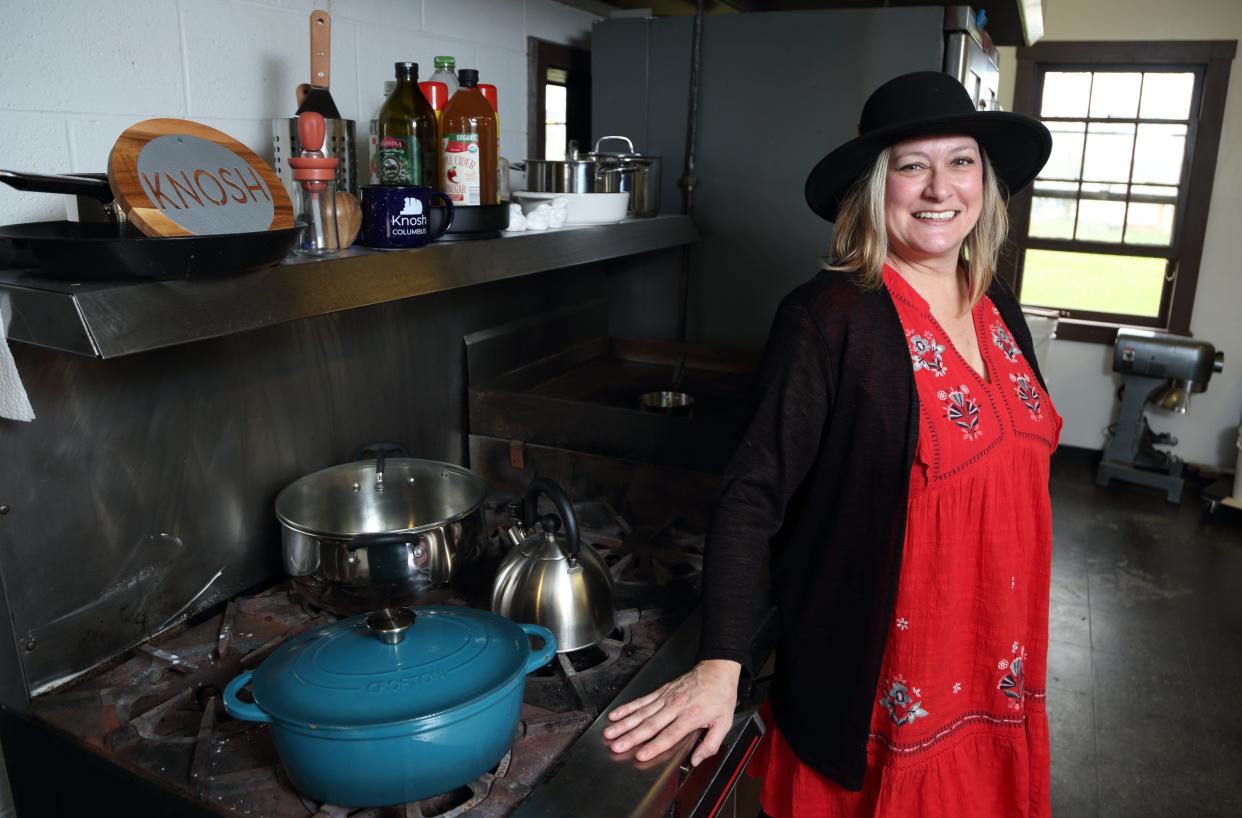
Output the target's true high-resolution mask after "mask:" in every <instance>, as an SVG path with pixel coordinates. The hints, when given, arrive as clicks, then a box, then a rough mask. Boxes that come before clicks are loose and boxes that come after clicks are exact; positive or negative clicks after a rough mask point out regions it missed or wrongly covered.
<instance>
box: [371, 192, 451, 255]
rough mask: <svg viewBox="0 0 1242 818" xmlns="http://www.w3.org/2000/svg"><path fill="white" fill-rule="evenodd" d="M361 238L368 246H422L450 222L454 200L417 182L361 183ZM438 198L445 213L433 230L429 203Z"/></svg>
mask: <svg viewBox="0 0 1242 818" xmlns="http://www.w3.org/2000/svg"><path fill="white" fill-rule="evenodd" d="M359 192H360V193H361V194H362V240H363V243H365V244H366V245H367V246H368V247H384V248H390V249H396V248H401V249H407V248H410V247H422V246H424V245H426V244H428V243H429V242H432V241H435V240H436V239H438V238H440V236H442V235H444V233H445V231H447V230H448V229H449V228H450V227H451V226H452V225H453V203H452V202H451V201H450V200H449V197H448V196H445V195H444V194H443V193H441V192H440V191H438V190H435V189H434V188H429V187H419V186H416V185H396V186H392V187H389V186H385V185H363V186H362V187H361V188H359ZM437 198H438V199H440V201H442V202H444V206H445V207H446V208H448V214H447V216H446V217H445V219H444V223H443V224H441V225H439V229H438V230H435V231H434V232H433V230H432V219H431V203H432V200H434V199H437Z"/></svg>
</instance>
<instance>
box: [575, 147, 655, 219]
mask: <svg viewBox="0 0 1242 818" xmlns="http://www.w3.org/2000/svg"><path fill="white" fill-rule="evenodd" d="M610 139H612V140H620V141H622V142H624V143H625V144H626V146H627V147H629V151H627V152H625V153H604V152H602V151H600V149H599V146H600V145H602V144H603V143H604V142H607V141H608V140H610ZM584 158H586V159H590V160H594V161H595V162H596V163H597V165H598V167H599V171H598V174H599V178H600V180H601V181H602V186H601V187H600V189H599V190H598V191H597V192H599V193H620V192H622V191H624V192H626V193H629V194H630V209H629V211H628V212H629V214H630V215H631V216H639V217H643V218H645V217H647V216H654V215H656V214H657V213H659V212H660V157H658V156H644V155H642V154H640V153H638V152H636V151H635V150H634V143H633V142H631V141H630V140H629V138H628V137H625V136H601V137H600V138H599V139H597V140H595V150H593V151H591V152H590V153H588V154H586V156H585V157H584Z"/></svg>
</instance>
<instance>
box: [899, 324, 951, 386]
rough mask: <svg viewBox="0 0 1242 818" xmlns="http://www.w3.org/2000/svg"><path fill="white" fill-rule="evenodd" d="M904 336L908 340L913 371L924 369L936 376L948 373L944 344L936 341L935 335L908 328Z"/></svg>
mask: <svg viewBox="0 0 1242 818" xmlns="http://www.w3.org/2000/svg"><path fill="white" fill-rule="evenodd" d="M906 338H907V339H908V340H909V341H910V361H911V362H912V363H913V364H914V371H915V372H918V371H919V370H920V369H926V370H927V371H928V372H931V373H933V374H934V375H935V376H936V377H937V378H940V377H943V376H944V375H946V374H947V373H948V371H949V368H948V367H947V366H945V364H944V344H939V343H936V336H934V335H932V334H931V333H930V332H921V333H920V332H915V331H914V330H912V329H908V330H906Z"/></svg>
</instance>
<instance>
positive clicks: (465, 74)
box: [457, 68, 479, 88]
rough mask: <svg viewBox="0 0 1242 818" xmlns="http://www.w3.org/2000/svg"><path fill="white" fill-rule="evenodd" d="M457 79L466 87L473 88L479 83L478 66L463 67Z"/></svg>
mask: <svg viewBox="0 0 1242 818" xmlns="http://www.w3.org/2000/svg"><path fill="white" fill-rule="evenodd" d="M457 81H458V82H460V83H461V84H462V86H463V87H465V88H473V87H475V86H476V85H478V84H479V71H478V69H477V68H463V69H461V70H460V71H458V72H457Z"/></svg>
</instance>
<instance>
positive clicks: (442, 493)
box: [276, 451, 487, 599]
mask: <svg viewBox="0 0 1242 818" xmlns="http://www.w3.org/2000/svg"><path fill="white" fill-rule="evenodd" d="M486 493H487V484H486V483H484V482H483V479H482V478H481V477H479V476H478V475H477V474H475V473H474V472H472V471H470V470H468V469H463V468H462V467H460V466H455V465H453V464H451V463H440V462H437V461H434V460H418V459H415V458H409V457H387V456H386V453H385V452H384V451H381V452H380V453H379V455H378V456H377V457H376V459H375V460H362V461H356V462H353V463H345V464H343V465H340V466H333V467H332V468H329V469H324V470H323V471H319V472H315V473H314V474H310V475H307V476H306V477H303V478H301V479H300V480H298V481H297V482H295V483H293V484H291V485H289V486H287V487H286V488H285V489H284V490H283V491H281V492H280V494H279V495H277V497H276V517H277V518H278V519H279V520H280V523H281V526H282V532H281V546H282V556H283V558H284V567H285V572H286V573H287V574H289V575H290V576H295V577H297V576H313V577H315V578H316V579H319V580H322V581H323V582H326V583H329V584H330V585H336V586H344V587H346V588H348V590H350V591H351V592H353V593H354V594H355V595H359V596H363V597H367V596H372V597H375V598H376V599H382V598H383V597H385V596H389V595H400V596H413V597H417V596H419V595H421V594H423V593H425V592H427V591H431V590H434V589H436V588H443V587H445V586H447V585H448V584H449V583H450V582H451V581H452V580H453V579H454V578H455V576H456V575H457V573H458V572H459V570H460V568H461V566H463V565H465V564H468V563H470V562H472V561H474V560H475V559H477V558H478V556H479V555H480V554H481V553H482V552H483V549H484V547H485V546H486V532H485V528H484V522H483V498H484V496H485V495H486ZM394 541H396V544H397V545H403V546H404V547H401V548H397V549H394V548H392V547H391V546H392V545H393V544H394ZM373 546H374V547H375V548H372V547H373Z"/></svg>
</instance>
